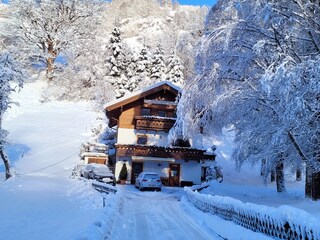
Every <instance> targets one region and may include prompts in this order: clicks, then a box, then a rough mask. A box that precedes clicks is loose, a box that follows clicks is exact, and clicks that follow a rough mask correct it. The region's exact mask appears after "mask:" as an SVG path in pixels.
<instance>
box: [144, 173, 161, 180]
mask: <svg viewBox="0 0 320 240" xmlns="http://www.w3.org/2000/svg"><path fill="white" fill-rule="evenodd" d="M144 178H145V179H159V176H158V175H157V174H146V175H144Z"/></svg>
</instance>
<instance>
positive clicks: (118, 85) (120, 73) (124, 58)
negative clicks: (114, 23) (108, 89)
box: [107, 27, 137, 98]
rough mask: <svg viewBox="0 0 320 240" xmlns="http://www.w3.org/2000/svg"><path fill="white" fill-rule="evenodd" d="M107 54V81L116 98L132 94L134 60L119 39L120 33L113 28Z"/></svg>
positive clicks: (134, 85) (116, 28)
mask: <svg viewBox="0 0 320 240" xmlns="http://www.w3.org/2000/svg"><path fill="white" fill-rule="evenodd" d="M111 34H112V35H111V38H110V47H109V53H110V55H111V57H110V58H109V59H108V60H107V65H108V68H109V74H108V75H109V77H110V78H109V81H110V82H111V84H112V85H113V86H114V87H115V92H116V98H120V97H122V96H124V95H125V94H126V93H127V92H132V91H133V90H134V89H135V88H136V86H137V83H136V80H135V79H134V78H133V76H134V71H135V68H136V67H135V60H134V58H133V55H132V53H131V51H130V50H129V48H128V47H127V46H126V44H125V43H124V42H123V41H122V39H121V32H120V29H119V28H118V27H115V28H114V29H113V31H112V33H111Z"/></svg>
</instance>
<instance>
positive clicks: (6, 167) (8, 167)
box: [0, 146, 12, 179]
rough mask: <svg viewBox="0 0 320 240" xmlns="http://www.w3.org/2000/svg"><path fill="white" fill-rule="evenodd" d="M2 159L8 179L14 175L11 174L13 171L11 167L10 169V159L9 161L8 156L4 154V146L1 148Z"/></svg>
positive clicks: (0, 155)
mask: <svg viewBox="0 0 320 240" xmlns="http://www.w3.org/2000/svg"><path fill="white" fill-rule="evenodd" d="M0 157H1V158H2V160H3V163H4V167H5V169H6V179H8V178H10V177H12V174H11V171H10V170H11V167H10V163H9V159H8V157H7V155H6V154H5V152H4V149H3V146H0Z"/></svg>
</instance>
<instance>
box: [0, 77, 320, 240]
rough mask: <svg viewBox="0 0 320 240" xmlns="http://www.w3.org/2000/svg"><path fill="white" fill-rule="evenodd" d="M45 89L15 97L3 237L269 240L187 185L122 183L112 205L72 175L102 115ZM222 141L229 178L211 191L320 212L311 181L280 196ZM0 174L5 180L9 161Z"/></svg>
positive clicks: (3, 189)
mask: <svg viewBox="0 0 320 240" xmlns="http://www.w3.org/2000/svg"><path fill="white" fill-rule="evenodd" d="M42 87H44V85H43V84H42V83H39V82H37V83H31V84H27V85H26V86H25V88H24V89H23V90H22V92H20V93H19V94H14V95H13V97H14V100H15V101H18V102H19V103H20V107H18V106H14V107H13V108H11V109H10V110H9V112H8V113H7V114H6V115H5V121H4V128H5V129H8V130H9V131H10V134H9V136H8V138H9V140H10V145H9V146H8V147H7V151H8V153H9V155H10V158H11V160H13V161H12V165H13V167H14V168H15V170H16V173H17V175H16V177H14V178H12V179H10V180H9V181H6V182H3V181H2V180H1V181H0V202H1V203H2V204H0V213H1V218H0V240H4V239H12V240H22V239H30V240H38V239H39V240H40V239H46V240H51V239H52V240H53V239H55V240H56V239H59V240H70V239H75V240H80V239H81V240H90V239H95V240H98V239H104V238H106V239H114V240H117V239H119V240H120V239H124V240H126V239H186V240H188V239H190V240H191V239H195V238H194V237H195V236H197V238H196V239H221V237H223V238H225V239H234V240H238V239H246V240H248V239H268V238H267V237H265V236H263V235H261V234H258V233H254V232H252V231H249V230H247V229H244V228H242V227H240V226H237V225H236V224H234V223H232V222H227V221H223V220H221V219H220V218H218V217H216V216H213V215H211V214H208V213H203V212H201V211H199V210H197V209H196V208H195V207H194V206H193V205H192V204H191V203H189V202H188V201H187V200H186V198H185V197H183V195H184V191H183V189H182V188H164V190H163V192H161V193H159V192H139V191H138V190H137V189H135V188H134V187H133V186H118V188H119V191H118V193H117V194H116V195H113V194H110V195H108V196H106V204H107V207H105V208H104V207H103V198H102V195H101V194H100V193H98V192H96V191H94V190H93V189H92V188H91V186H90V183H89V182H84V181H77V180H72V179H70V175H71V171H72V168H73V167H74V165H75V164H77V163H78V161H79V156H78V153H79V147H80V144H81V142H83V141H85V140H86V139H87V138H88V137H89V135H90V129H91V126H92V124H93V123H94V122H95V118H96V113H95V112H94V111H92V110H91V109H92V108H91V106H90V103H86V102H80V103H70V102H51V103H41V102H40V101H39V99H41V96H40V90H41V89H42ZM216 145H218V161H220V162H219V164H221V165H222V167H223V169H222V170H223V173H224V177H225V178H224V182H223V183H221V184H218V183H214V184H212V186H211V187H210V188H208V189H206V190H204V191H203V192H204V193H209V194H217V195H221V196H230V197H233V198H237V199H239V200H241V201H243V202H253V203H257V204H265V205H269V206H280V205H290V206H294V207H297V208H301V209H304V210H306V211H308V212H309V213H311V214H312V215H314V216H316V217H318V218H320V214H319V212H320V203H319V202H313V201H310V200H306V199H304V197H303V183H299V184H296V183H295V184H293V183H290V184H288V193H286V194H281V195H278V194H276V191H275V186H274V184H272V185H271V184H269V185H268V186H263V184H262V179H261V178H260V176H258V171H257V169H255V170H252V169H250V168H246V169H244V171H243V172H241V173H238V172H236V171H234V168H233V163H232V162H229V160H228V158H229V155H230V143H229V142H228V139H225V141H224V142H223V143H222V142H220V143H219V142H216ZM223 159H224V160H223ZM0 172H1V179H3V165H2V163H0ZM212 226H214V227H212Z"/></svg>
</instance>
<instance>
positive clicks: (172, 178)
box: [169, 164, 180, 187]
mask: <svg viewBox="0 0 320 240" xmlns="http://www.w3.org/2000/svg"><path fill="white" fill-rule="evenodd" d="M169 168H170V169H169V185H170V186H172V187H173V186H179V185H180V164H170V165H169Z"/></svg>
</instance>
